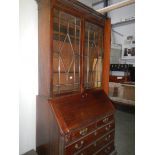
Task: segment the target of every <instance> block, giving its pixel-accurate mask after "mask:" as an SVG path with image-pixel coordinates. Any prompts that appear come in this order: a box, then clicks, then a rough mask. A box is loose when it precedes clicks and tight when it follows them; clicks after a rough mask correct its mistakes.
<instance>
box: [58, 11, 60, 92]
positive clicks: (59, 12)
mask: <svg viewBox="0 0 155 155" xmlns="http://www.w3.org/2000/svg"><path fill="white" fill-rule="evenodd" d="M58 24H59V43H58V46H60V11H59V16H58ZM59 49H60V47H59ZM58 58H59V64H58V93H59V94H60V50H59V55H58Z"/></svg>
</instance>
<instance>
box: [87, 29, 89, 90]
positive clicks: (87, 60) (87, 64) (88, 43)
mask: <svg viewBox="0 0 155 155" xmlns="http://www.w3.org/2000/svg"><path fill="white" fill-rule="evenodd" d="M88 82H89V28H88V47H87V88H88Z"/></svg>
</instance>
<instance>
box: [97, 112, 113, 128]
mask: <svg viewBox="0 0 155 155" xmlns="http://www.w3.org/2000/svg"><path fill="white" fill-rule="evenodd" d="M113 120H114V115H109V116H106V117H104V118H103V119H101V120H99V121H97V127H101V126H103V125H106V124H107V123H109V122H111V121H113Z"/></svg>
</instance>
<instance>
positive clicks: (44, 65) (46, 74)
mask: <svg viewBox="0 0 155 155" xmlns="http://www.w3.org/2000/svg"><path fill="white" fill-rule="evenodd" d="M50 7H51V4H50V0H40V1H39V2H38V31H39V32H38V37H39V40H38V45H39V55H38V58H39V63H38V64H39V80H38V81H39V95H45V96H49V95H50V86H51V85H50V83H51V78H50V77H51V57H50V56H51V41H50V39H51V38H50V34H51V31H50V22H51V21H50V20H51V17H50V13H51V9H50Z"/></svg>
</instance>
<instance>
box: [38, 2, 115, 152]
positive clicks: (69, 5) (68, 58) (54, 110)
mask: <svg viewBox="0 0 155 155" xmlns="http://www.w3.org/2000/svg"><path fill="white" fill-rule="evenodd" d="M38 13H39V16H38V17H39V18H38V22H39V27H38V29H39V92H38V96H37V112H36V113H37V131H36V145H37V153H38V154H39V155H93V154H94V155H109V154H116V151H115V143H114V139H115V138H114V137H115V121H114V120H115V118H114V112H115V110H114V107H113V105H112V103H111V101H110V99H109V98H108V96H107V95H106V93H105V92H106V90H105V87H104V84H105V83H106V81H105V79H106V78H105V77H108V76H109V74H108V75H106V74H105V73H106V69H108V67H107V68H106V67H105V65H106V64H105V63H104V62H106V60H105V58H106V54H105V52H106V50H107V46H109V45H108V41H107V39H108V37H107V36H109V35H110V33H109V31H106V30H107V28H106V27H107V24H106V22H107V21H109V19H105V17H104V16H103V15H102V14H99V13H97V12H96V11H95V10H93V9H91V8H89V7H87V6H85V5H83V4H82V3H80V2H78V1H75V0H38ZM109 42H110V40H109ZM104 70H105V72H104Z"/></svg>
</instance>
